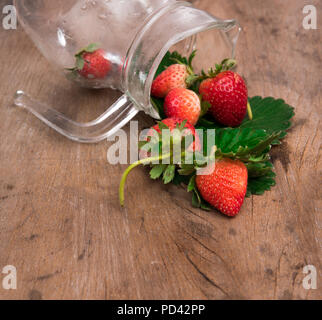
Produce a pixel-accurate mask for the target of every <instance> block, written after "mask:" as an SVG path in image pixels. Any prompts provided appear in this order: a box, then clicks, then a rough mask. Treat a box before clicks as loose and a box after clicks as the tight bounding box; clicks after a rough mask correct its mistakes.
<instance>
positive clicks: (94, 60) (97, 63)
mask: <svg viewBox="0 0 322 320" xmlns="http://www.w3.org/2000/svg"><path fill="white" fill-rule="evenodd" d="M75 59H76V66H75V67H74V68H68V69H67V70H68V71H70V72H71V75H72V77H75V75H77V74H79V75H81V76H82V77H84V78H87V79H103V78H105V77H106V76H107V74H108V73H109V72H110V70H111V68H112V63H111V62H110V61H109V60H108V59H107V58H106V52H105V51H104V50H103V49H100V48H99V45H98V44H97V43H92V44H90V45H88V46H87V47H86V48H84V49H82V50H80V51H79V52H77V53H76V54H75Z"/></svg>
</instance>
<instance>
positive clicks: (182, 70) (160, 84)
mask: <svg viewBox="0 0 322 320" xmlns="http://www.w3.org/2000/svg"><path fill="white" fill-rule="evenodd" d="M188 76H189V73H188V69H187V66H186V65H184V64H173V65H171V66H170V67H168V68H167V69H166V70H165V71H163V72H162V73H161V74H159V75H158V76H157V77H156V79H155V80H154V81H153V83H152V88H151V95H152V96H153V97H156V98H165V97H166V95H167V94H168V93H169V92H170V91H171V90H172V89H175V88H187V84H186V79H187V78H188Z"/></svg>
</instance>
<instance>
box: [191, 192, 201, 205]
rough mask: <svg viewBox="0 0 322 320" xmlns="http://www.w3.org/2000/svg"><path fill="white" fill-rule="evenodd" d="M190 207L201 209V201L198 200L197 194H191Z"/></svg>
mask: <svg viewBox="0 0 322 320" xmlns="http://www.w3.org/2000/svg"><path fill="white" fill-rule="evenodd" d="M192 206H193V207H194V208H200V207H201V199H200V196H199V194H198V192H193V194H192Z"/></svg>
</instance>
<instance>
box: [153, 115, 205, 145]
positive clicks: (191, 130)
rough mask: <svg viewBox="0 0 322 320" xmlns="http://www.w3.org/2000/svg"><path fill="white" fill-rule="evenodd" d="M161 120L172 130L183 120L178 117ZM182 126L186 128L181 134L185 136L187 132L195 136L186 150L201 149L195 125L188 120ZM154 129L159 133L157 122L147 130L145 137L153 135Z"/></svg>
mask: <svg viewBox="0 0 322 320" xmlns="http://www.w3.org/2000/svg"><path fill="white" fill-rule="evenodd" d="M161 122H162V123H164V124H165V125H166V126H167V127H168V128H169V129H170V131H173V130H174V129H175V128H176V126H177V125H178V124H179V125H180V124H181V123H182V122H183V120H181V119H178V118H167V119H164V120H162V121H161ZM184 127H185V128H187V130H185V131H184V134H183V135H184V136H187V135H189V134H192V135H193V136H194V138H195V141H194V143H193V146H191V148H190V147H189V148H188V150H189V151H200V150H201V143H200V139H199V136H198V134H197V133H196V129H195V127H194V126H192V125H191V124H190V123H189V122H187V123H186V124H185V126H184ZM154 130H155V131H157V132H158V133H161V130H160V128H159V125H158V124H157V125H155V126H154V127H152V128H151V129H150V130H149V132H148V134H147V139H148V137H151V136H153V131H154Z"/></svg>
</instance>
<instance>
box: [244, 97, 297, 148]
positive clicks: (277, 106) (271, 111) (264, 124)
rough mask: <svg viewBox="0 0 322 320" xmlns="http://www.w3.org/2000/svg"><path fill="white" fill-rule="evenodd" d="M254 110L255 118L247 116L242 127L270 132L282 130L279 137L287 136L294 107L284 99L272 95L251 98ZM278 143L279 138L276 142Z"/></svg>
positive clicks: (250, 101)
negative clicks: (251, 118) (250, 118)
mask: <svg viewBox="0 0 322 320" xmlns="http://www.w3.org/2000/svg"><path fill="white" fill-rule="evenodd" d="M249 103H250V105H251V108H252V111H253V120H249V119H248V118H246V119H245V120H244V122H243V123H242V125H241V126H240V127H241V128H253V129H264V130H266V131H267V133H268V134H272V133H276V132H280V135H279V139H282V138H284V137H285V136H286V134H287V132H286V131H287V130H288V129H289V128H290V127H291V125H292V123H291V119H292V117H293V116H294V108H293V107H291V106H289V105H288V104H286V103H285V101H284V100H282V99H274V98H272V97H266V98H261V97H258V96H256V97H253V98H250V99H249ZM277 143H278V139H277V140H275V141H274V144H277Z"/></svg>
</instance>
